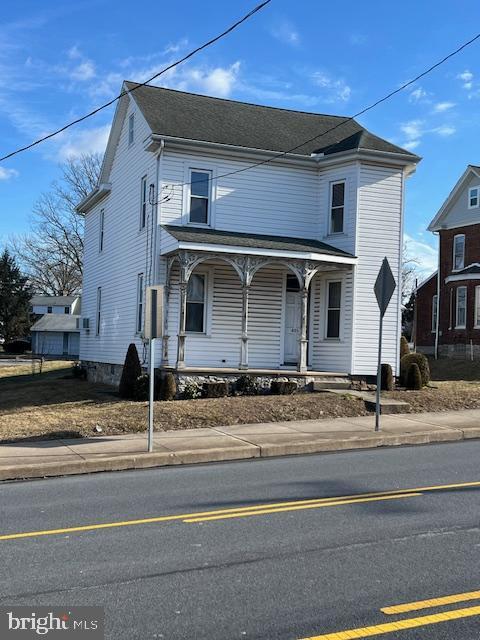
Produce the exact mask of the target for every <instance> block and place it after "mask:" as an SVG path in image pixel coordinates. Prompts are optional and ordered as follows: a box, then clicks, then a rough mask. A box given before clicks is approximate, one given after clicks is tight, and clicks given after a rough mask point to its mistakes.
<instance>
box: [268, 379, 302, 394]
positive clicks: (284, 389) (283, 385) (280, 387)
mask: <svg viewBox="0 0 480 640" xmlns="http://www.w3.org/2000/svg"><path fill="white" fill-rule="evenodd" d="M296 390H297V383H296V382H289V381H287V380H272V383H271V385H270V392H271V393H273V395H276V396H288V395H290V394H292V393H294V392H295V391H296Z"/></svg>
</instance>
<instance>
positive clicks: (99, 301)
mask: <svg viewBox="0 0 480 640" xmlns="http://www.w3.org/2000/svg"><path fill="white" fill-rule="evenodd" d="M101 321H102V287H98V289H97V312H96V324H95V333H96V335H97V336H99V335H100V324H101Z"/></svg>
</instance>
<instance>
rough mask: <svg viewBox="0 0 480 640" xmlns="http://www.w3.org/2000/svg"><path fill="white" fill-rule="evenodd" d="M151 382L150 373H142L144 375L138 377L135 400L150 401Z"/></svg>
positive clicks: (134, 393)
mask: <svg viewBox="0 0 480 640" xmlns="http://www.w3.org/2000/svg"><path fill="white" fill-rule="evenodd" d="M149 381H150V376H149V375H148V373H142V375H140V376H138V378H137V379H136V380H135V387H134V392H133V396H134V400H138V401H139V402H141V401H144V400H148V394H149Z"/></svg>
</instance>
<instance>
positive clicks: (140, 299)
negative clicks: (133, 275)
mask: <svg viewBox="0 0 480 640" xmlns="http://www.w3.org/2000/svg"><path fill="white" fill-rule="evenodd" d="M144 295H145V292H144V278H143V273H139V274H138V276H137V312H136V318H135V330H136V332H137V333H141V332H142V329H143V306H144Z"/></svg>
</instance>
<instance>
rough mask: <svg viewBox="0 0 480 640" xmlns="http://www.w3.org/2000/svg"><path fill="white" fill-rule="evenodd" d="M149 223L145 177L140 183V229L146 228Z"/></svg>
mask: <svg viewBox="0 0 480 640" xmlns="http://www.w3.org/2000/svg"><path fill="white" fill-rule="evenodd" d="M146 222H147V176H143V178H142V180H141V183H140V229H144V228H145V224H146Z"/></svg>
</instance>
